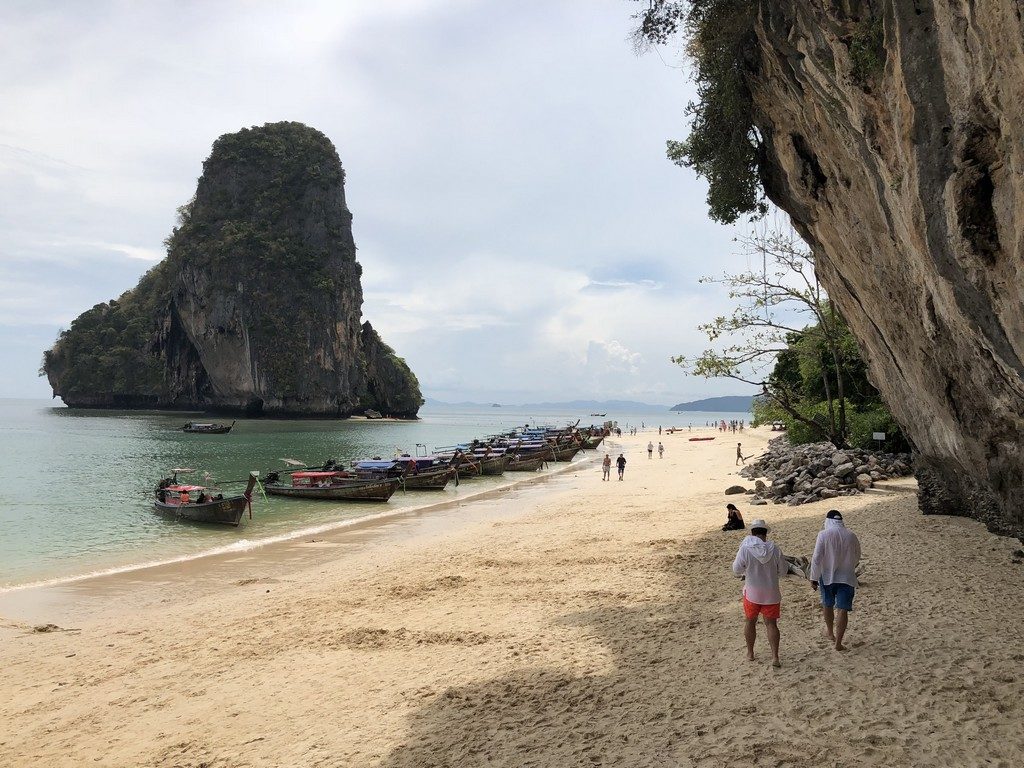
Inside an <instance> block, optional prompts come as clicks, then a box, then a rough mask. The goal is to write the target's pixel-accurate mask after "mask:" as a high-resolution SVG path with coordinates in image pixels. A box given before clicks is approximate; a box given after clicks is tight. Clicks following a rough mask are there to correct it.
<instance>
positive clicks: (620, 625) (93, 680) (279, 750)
mask: <svg viewBox="0 0 1024 768" xmlns="http://www.w3.org/2000/svg"><path fill="white" fill-rule="evenodd" d="M695 432H696V430H695ZM709 434H713V433H710V432H709ZM689 436H691V435H690V434H689V433H686V432H683V433H677V434H675V435H663V436H662V437H661V439H662V441H663V442H664V443H665V446H666V456H665V458H664V459H662V460H659V459H658V456H657V453H655V454H654V458H653V459H651V460H648V459H647V456H646V451H644V450H642V449H641V446H642V445H646V443H647V441H648V439H652V440H653V441H654V443H655V444H657V442H658V436H657V434H656V433H650V432H648V433H642V434H641V435H639V436H638V437H636V438H630V439H627V438H623V440H622V443H623V445H624V446H625V449H626V451H627V458H628V459H629V464H628V466H627V470H626V479H625V481H623V482H618V481H616V480H614V479H613V480H612V481H611V482H608V483H605V482H602V481H601V478H600V469H599V468H598V467H597V466H596V465H595V466H589V467H586V468H583V467H581V468H580V470H579V471H574V472H572V473H571V474H569V475H566V476H564V477H563V478H562V479H560V480H558V481H555V482H552V483H550V484H546V487H538V488H536V489H528V490H526V491H522V492H519V491H517V492H513V493H511V494H509V495H508V496H507V498H502V499H492V500H489V501H480V502H474V503H471V504H466V505H464V506H462V507H460V508H457V509H454V510H447V511H439V512H438V519H437V520H434V519H431V516H430V515H429V514H423V515H420V516H419V517H418V519H414V520H410V521H404V522H397V521H396V522H395V523H394V525H393V527H392V528H391V529H390V530H387V528H386V527H384V528H381V529H380V530H377V531H371V529H369V528H368V529H366V530H363V531H351V530H350V531H346V532H344V533H339V534H338V535H337V537H335V536H334V535H333V534H332V535H331V537H329V538H328V537H324V540H323V541H309V542H302V543H299V544H296V545H295V546H294V547H292V549H293V550H295V551H293V552H291V553H290V554H289V553H288V552H286V551H284V550H282V551H281V552H280V553H278V554H270V553H269V552H262V551H258V552H256V553H251V556H250V555H247V556H246V557H245V558H243V559H241V560H233V559H232V558H225V559H224V560H223V561H217V562H206V561H203V562H201V563H195V564H190V566H189V569H186V570H183V571H182V572H180V573H173V572H169V573H167V574H165V575H163V576H160V577H159V578H158V577H156V576H154V575H153V574H147V575H146V576H144V577H140V576H139V575H138V574H131V575H128V574H121V575H119V576H117V577H110V582H109V583H95V584H86V583H82V584H79V585H76V587H75V594H70V595H68V594H63V595H60V596H58V597H56V598H54V600H53V602H52V603H51V604H50V605H46V604H43V605H42V606H41V607H37V608H38V609H33V610H34V611H35V615H34V616H33V617H32V618H31V620H29V619H28V617H26V616H20V617H19V616H17V615H14V614H15V613H16V612H17V611H16V608H17V607H16V606H11V605H10V604H5V605H3V606H0V616H2V617H3V618H0V624H2V625H3V627H4V629H3V630H2V634H0V643H2V651H0V653H2V656H3V658H2V662H3V668H4V675H3V677H2V678H0V764H2V765H8V764H10V765H28V764H31V765H44V766H50V765H53V766H58V765H60V766H63V765H81V764H91V765H101V766H125V765H156V766H200V765H205V766H210V767H221V766H223V767H224V768H227V767H228V766H232V767H233V766H279V765H289V766H478V765H479V766H484V765H487V766H576V765H630V766H633V765H635V766H686V765H700V766H721V765H726V764H729V765H738V766H747V765H750V766H754V765H758V766H760V765H772V766H848V765H879V766H881V765H886V766H891V765H948V766H964V765H976V764H986V765H996V766H998V765H1005V766H1011V765H1017V764H1019V763H1020V762H1021V761H1022V759H1024V734H1022V732H1021V730H1020V727H1019V724H1020V722H1021V718H1022V714H1024V711H1022V710H1024V705H1022V702H1024V675H1021V674H1020V673H1019V671H1018V670H1019V668H1020V667H1021V663H1020V662H1021V661H1022V660H1024V647H1022V640H1024V607H1022V605H1021V601H1019V600H1017V599H1016V596H1017V592H1018V590H1019V586H1020V584H1021V581H1022V577H1024V565H1021V564H1015V563H1014V562H1013V557H1012V552H1013V551H1014V550H1016V549H1018V548H1019V547H1020V543H1019V542H1016V541H1014V540H1009V539H1004V538H999V537H995V536H992V535H991V534H988V533H987V532H986V531H985V530H984V529H983V528H982V526H980V525H978V524H977V523H974V522H972V521H969V520H964V519H955V518H925V517H922V516H920V515H919V514H918V513H917V512H916V510H915V500H914V496H913V494H912V493H910V492H893V493H888V494H869V495H865V496H861V497H856V498H844V499H837V500H834V502H835V506H836V507H838V508H839V509H842V510H843V512H844V514H845V515H846V518H847V522H848V524H849V526H850V527H851V528H852V529H853V530H855V531H856V532H857V533H858V534H859V535H860V537H861V541H862V544H863V548H864V552H865V557H866V563H865V573H864V577H863V581H864V584H863V586H862V587H861V589H860V590H859V591H858V595H857V603H856V610H855V612H854V614H853V615H852V618H851V624H850V630H849V632H848V635H847V641H848V645H850V650H849V651H848V652H847V653H844V654H839V653H837V652H835V651H834V650H832V649H831V648H829V646H828V644H827V643H826V641H825V640H824V638H823V637H822V636H821V632H820V619H819V612H818V610H817V608H816V600H815V597H814V595H813V593H812V592H811V590H810V587H809V585H808V583H807V582H806V581H803V580H801V579H798V578H797V577H789V578H787V579H786V580H785V583H784V585H783V595H784V602H783V615H782V619H781V621H780V628H781V630H782V660H783V667H782V668H781V669H779V670H775V669H772V668H771V667H770V666H769V665H768V663H767V662H768V655H767V646H766V643H765V641H764V638H763V637H761V638H759V647H758V650H759V656H760V659H759V661H757V662H754V663H750V662H747V661H745V659H744V650H743V639H742V627H741V623H742V622H741V610H740V606H739V593H740V582H739V581H738V580H736V579H735V578H734V577H733V576H732V574H731V572H730V571H729V565H730V563H731V560H732V557H733V554H734V552H735V549H736V546H737V545H738V543H739V540H740V538H741V532H732V533H728V534H726V533H722V532H721V531H720V530H719V528H720V526H721V524H722V522H724V516H725V515H724V506H725V503H726V502H727V500H728V497H725V496H724V495H723V493H722V491H723V490H724V489H725V488H726V487H727V486H729V485H731V484H733V483H734V482H736V481H739V482H741V483H743V482H744V481H742V480H739V478H737V477H736V476H735V475H734V474H733V473H734V471H735V468H734V466H733V461H734V456H735V443H736V442H737V438H735V437H734V436H732V435H725V436H718V439H716V440H715V441H713V442H704V443H691V442H688V441H687V437H689ZM770 436H771V433H770V432H762V433H757V434H754V433H749V432H748V433H745V434H744V435H743V436H742V437H740V438H738V439H740V440H742V441H743V444H744V448H745V451H746V452H748V453H755V452H757V450H759V447H761V446H763V445H764V443H765V441H766V440H767V439H768V437H770ZM613 476H614V473H613ZM896 485H898V484H896ZM908 485H912V484H908ZM908 490H909V489H908ZM731 498H732V499H735V500H736V501H737V504H738V505H739V506H740V507H741V509H742V510H743V512H744V514H745V516H746V518H747V520H748V521H749V520H751V519H753V517H754V516H756V515H757V514H760V513H763V514H764V516H765V517H766V518H767V519H768V520H769V522H770V523H771V524H772V525H773V526H774V530H773V533H772V538H773V539H774V540H775V541H777V542H779V543H780V545H781V546H782V548H783V550H784V551H785V552H786V553H787V554H805V555H809V554H810V551H811V548H812V546H813V542H814V536H815V533H816V531H817V530H818V528H819V527H820V522H821V518H822V517H823V515H824V512H825V511H826V507H825V506H823V505H810V506H804V507H786V506H768V507H759V508H757V507H750V506H748V505H747V504H746V503H745V502H746V497H742V496H741V497H731ZM489 505H490V506H489ZM443 518H447V519H443ZM317 538H318V539H319V538H321V537H319V536H318V537H317ZM193 568H194V569H197V570H192V569H193ZM140 579H141V580H142V583H139V582H140ZM146 579H152V580H153V583H145V582H146ZM185 583H187V584H188V585H189V588H187V589H186V588H185ZM194 584H198V586H196V587H195V588H193V585H194ZM72 620H73V621H72ZM42 623H52V624H55V625H58V626H59V627H61V628H63V629H64V630H71V631H62V630H57V631H51V632H44V633H38V632H33V631H32V628H31V625H32V624H42Z"/></svg>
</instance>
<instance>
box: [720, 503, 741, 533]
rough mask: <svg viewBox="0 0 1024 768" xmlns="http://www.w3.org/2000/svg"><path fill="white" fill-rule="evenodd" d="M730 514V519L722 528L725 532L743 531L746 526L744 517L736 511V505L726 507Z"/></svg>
mask: <svg viewBox="0 0 1024 768" xmlns="http://www.w3.org/2000/svg"><path fill="white" fill-rule="evenodd" d="M725 509H726V511H727V512H728V513H729V519H728V520H726V521H725V525H723V526H722V530H723V531H742V530H743V529H744V528H745V527H746V526H745V525H744V524H743V515H741V514H740V511H739V510H738V509H736V505H735V504H727V505H726V507H725Z"/></svg>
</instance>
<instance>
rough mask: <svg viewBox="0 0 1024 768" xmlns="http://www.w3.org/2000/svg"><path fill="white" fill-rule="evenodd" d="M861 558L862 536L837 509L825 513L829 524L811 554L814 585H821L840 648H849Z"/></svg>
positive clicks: (829, 628)
mask: <svg viewBox="0 0 1024 768" xmlns="http://www.w3.org/2000/svg"><path fill="white" fill-rule="evenodd" d="M859 562H860V540H859V539H858V538H857V534H855V533H854V532H853V531H851V530H848V529H847V527H846V524H845V523H844V522H843V516H842V514H840V512H839V510H837V509H830V510H829V511H828V514H826V515H825V525H824V527H823V529H822V530H821V532H820V533H818V540H817V541H815V542H814V555H813V556H812V557H811V589H818V588H819V585H820V588H821V612H822V614H823V615H824V617H825V629H826V633H825V634H826V635H827V636H828V639H829V640H831V641H832V642H833V643H835V647H836V650H837V651H845V650H846V646H845V645H843V636H844V635H845V634H846V623H847V621H848V620H849V613H850V611H852V610H853V595H854V593H855V592H856V590H857V563H859Z"/></svg>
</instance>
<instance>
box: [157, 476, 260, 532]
mask: <svg viewBox="0 0 1024 768" xmlns="http://www.w3.org/2000/svg"><path fill="white" fill-rule="evenodd" d="M258 477H259V473H258V472H250V473H249V481H248V484H247V485H246V487H245V492H244V493H242V495H241V496H228V497H225V496H224V494H223V493H217V494H213V493H210V492H209V491H208V490H207V489H206V488H205V487H204V486H202V485H186V484H181V483H179V482H178V476H177V473H175V475H174V476H173V477H171V478H167V479H166V480H161V481H160V484H159V485H158V486H157V487H156V491H155V494H156V499H155V500H154V501H153V507H154V509H156V511H157V512H158V513H160V514H161V515H166V516H168V517H175V518H177V519H179V520H188V521H189V522H193V523H214V524H217V525H235V526H237V525H238V524H239V522H241V520H242V514H243V513H244V512H245V509H246V507H248V508H249V517H250V518H251V517H252V489H253V488H254V487H255V486H256V481H257V478H258Z"/></svg>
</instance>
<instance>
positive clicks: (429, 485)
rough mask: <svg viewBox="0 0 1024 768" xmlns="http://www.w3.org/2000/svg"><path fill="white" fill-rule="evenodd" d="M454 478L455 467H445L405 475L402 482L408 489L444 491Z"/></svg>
mask: <svg viewBox="0 0 1024 768" xmlns="http://www.w3.org/2000/svg"><path fill="white" fill-rule="evenodd" d="M454 478H455V467H445V468H444V469H442V470H439V471H436V472H420V473H419V474H414V475H405V476H404V477H403V478H402V484H403V486H404V487H405V490H407V491H443V490H444V489H445V488H446V487H447V485H448V483H450V482H451V481H452V480H453V479H454Z"/></svg>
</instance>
